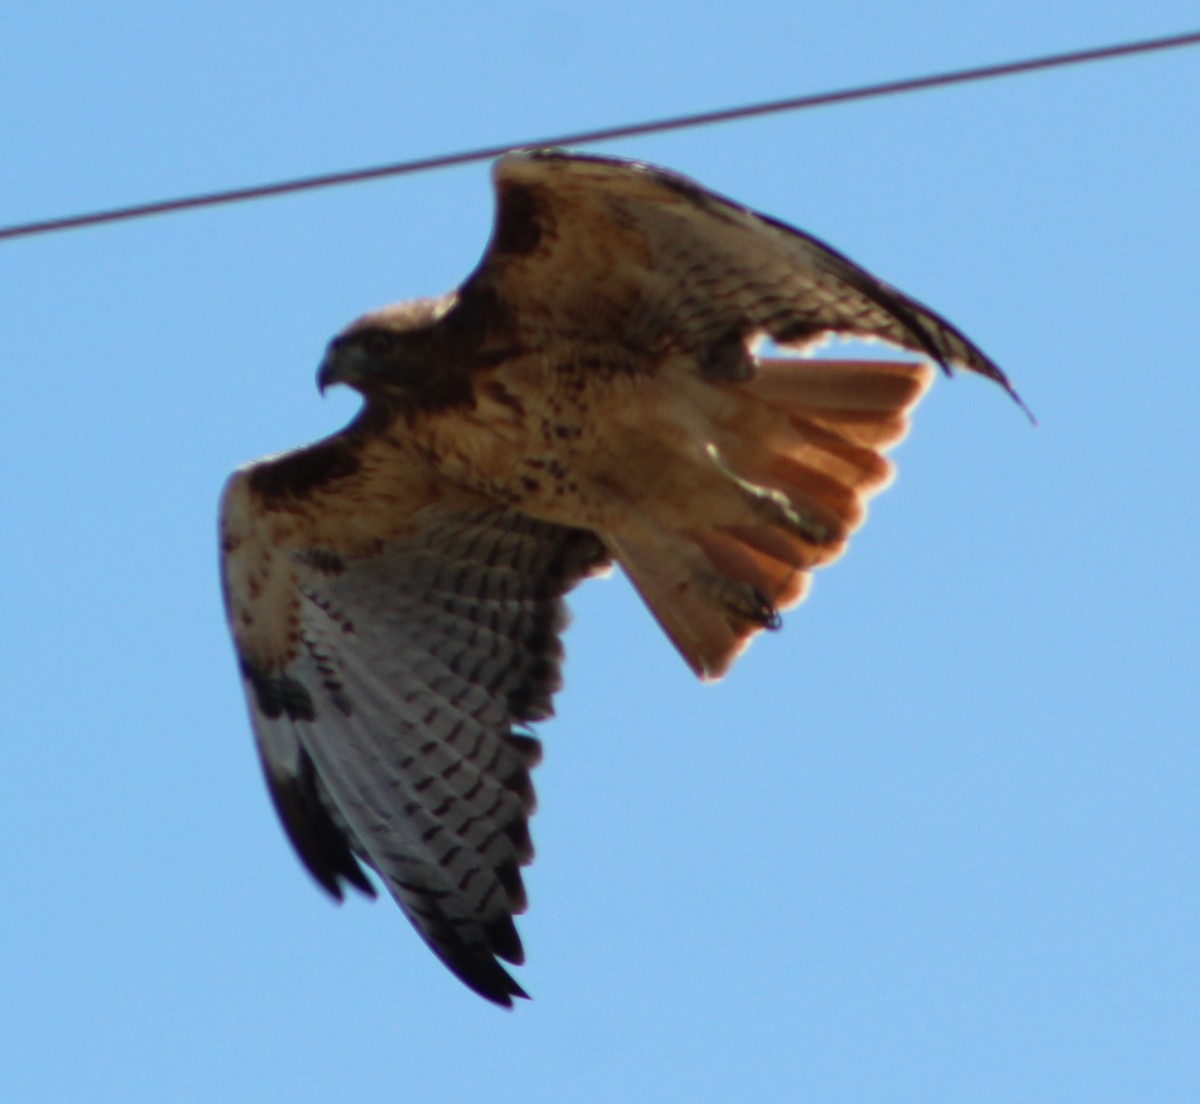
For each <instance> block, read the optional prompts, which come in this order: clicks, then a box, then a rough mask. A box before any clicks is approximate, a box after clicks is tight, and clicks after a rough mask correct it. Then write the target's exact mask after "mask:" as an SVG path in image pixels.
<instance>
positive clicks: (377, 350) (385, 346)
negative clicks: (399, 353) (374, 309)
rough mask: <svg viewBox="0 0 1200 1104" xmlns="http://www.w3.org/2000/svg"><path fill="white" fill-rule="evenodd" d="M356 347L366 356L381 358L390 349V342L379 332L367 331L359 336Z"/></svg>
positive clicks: (389, 339) (386, 336)
mask: <svg viewBox="0 0 1200 1104" xmlns="http://www.w3.org/2000/svg"><path fill="white" fill-rule="evenodd" d="M358 347H359V348H360V349H362V351H363V352H364V353H366V354H367V356H372V357H381V356H385V355H386V354H387V353H388V351H389V350H390V349H391V347H392V342H391V338H389V337H388V335H387V334H385V333H382V332H381V331H379V330H367V331H366V333H362V334H359V336H358Z"/></svg>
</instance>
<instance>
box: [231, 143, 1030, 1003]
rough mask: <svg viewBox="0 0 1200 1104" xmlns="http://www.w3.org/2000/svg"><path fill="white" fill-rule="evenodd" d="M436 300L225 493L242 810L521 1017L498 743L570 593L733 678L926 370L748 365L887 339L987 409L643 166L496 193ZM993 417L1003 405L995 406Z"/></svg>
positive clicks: (549, 158)
mask: <svg viewBox="0 0 1200 1104" xmlns="http://www.w3.org/2000/svg"><path fill="white" fill-rule="evenodd" d="M494 180H495V187H496V193H497V214H496V224H495V229H494V232H493V235H492V240H491V242H490V244H489V245H488V248H487V251H486V252H485V254H484V257H483V260H482V262H481V263H480V265H479V267H478V268H477V269H476V270H475V272H474V273H473V274H472V275H471V276H470V277H469V278H468V279H467V281H466V282H465V283H464V284H463V286H462V287H461V288H459V289H458V290H457V291H455V292H452V293H451V294H448V295H444V296H442V297H440V298H437V299H423V300H417V301H413V302H407V303H400V304H397V305H395V306H390V307H384V308H383V309H382V310H378V311H375V312H374V313H372V314H368V315H366V316H365V317H363V318H361V319H359V320H358V321H357V322H354V323H353V324H352V325H351V326H349V327H348V328H347V329H346V330H345V331H344V332H343V333H342V334H340V335H339V336H338V337H336V338H334V339H333V341H332V342H331V343H330V345H329V349H328V352H327V355H326V357H325V360H324V362H323V363H322V365H321V368H320V374H319V377H318V381H319V384H320V386H321V387H322V388H324V387H326V386H328V385H330V384H334V383H344V384H349V385H350V386H351V387H354V388H355V389H356V390H358V391H359V392H361V394H362V396H363V399H364V403H363V407H362V409H361V411H360V413H359V414H358V416H357V417H356V418H355V419H354V421H353V422H351V423H350V425H348V426H347V427H346V428H345V429H344V430H342V432H340V433H338V434H335V435H334V436H332V437H329V438H327V439H326V440H323V441H319V442H317V443H316V444H313V445H309V446H308V447H306V448H302V449H298V450H297V451H295V452H289V453H286V454H284V455H281V456H275V457H271V458H268V459H266V460H262V461H259V462H258V463H255V464H251V465H249V466H247V467H245V468H242V469H241V470H239V471H238V472H237V473H235V474H234V476H233V477H232V478H231V479H230V481H229V483H228V486H227V487H226V489H225V493H224V499H223V503H222V511H221V552H222V574H223V580H224V589H225V603H226V608H227V611H228V617H229V624H230V628H231V630H232V632H233V637H234V642H235V645H236V648H237V653H238V658H239V661H240V665H241V672H242V677H243V679H244V681H245V688H246V694H247V697H248V699H249V705H250V715H251V721H252V724H253V727H254V733H255V736H256V738H257V742H258V749H259V753H260V755H261V757H262V763H263V767H264V770H265V772H266V778H267V783H268V785H269V787H270V790H271V795H272V797H273V799H274V802H275V807H276V809H277V810H278V812H279V815H280V817H281V819H282V821H283V825H284V827H285V829H286V830H287V833H288V835H289V836H290V838H291V841H292V843H293V844H294V845H295V847H296V850H297V851H298V852H299V854H300V857H301V859H302V860H303V861H304V863H305V865H306V866H307V867H308V869H309V871H310V872H311V873H312V875H313V877H314V878H316V880H317V881H318V882H319V883H320V884H321V885H322V886H323V887H324V888H325V889H326V890H328V891H329V893H331V894H332V895H333V896H334V897H336V898H339V899H340V898H341V896H342V891H343V886H344V885H347V884H348V885H351V886H354V887H356V888H358V889H360V890H362V891H363V892H365V893H368V894H372V893H373V892H374V891H373V889H372V884H371V882H370V881H369V880H368V878H367V876H366V874H365V873H364V869H363V868H364V866H365V867H367V868H370V869H372V870H374V871H375V872H376V873H377V874H378V876H379V878H380V880H381V881H382V882H383V884H384V885H385V886H386V887H387V889H388V891H389V892H390V893H391V894H392V896H393V897H394V898H395V899H396V901H397V903H398V904H399V905H400V908H401V909H402V910H403V911H404V914H405V915H406V916H407V917H408V918H409V920H410V921H412V923H413V925H414V927H416V929H417V931H418V932H419V933H420V934H421V936H422V937H423V938H424V940H425V941H426V943H428V944H429V946H430V947H431V948H432V949H433V951H434V953H435V954H436V955H437V956H438V957H439V958H440V959H441V960H442V961H443V962H444V963H445V964H446V965H447V966H448V967H449V968H450V969H451V970H452V971H453V972H454V973H455V974H456V975H457V976H458V977H459V978H461V979H462V980H463V981H464V982H465V983H466V984H467V985H468V986H470V987H471V988H472V989H474V990H475V991H476V992H478V993H480V994H482V995H483V996H485V997H487V998H488V999H489V1000H493V1001H495V1002H497V1003H498V1004H503V1005H510V1004H511V1003H512V998H513V997H519V996H524V995H525V994H524V993H523V991H522V990H521V988H520V986H519V985H518V984H517V983H516V982H515V981H514V980H513V979H512V978H511V977H510V976H509V975H508V973H507V972H506V971H505V970H504V969H503V968H502V967H501V966H500V964H499V962H498V961H497V959H498V958H499V959H504V960H506V961H508V962H512V963H520V962H521V961H522V958H523V952H522V949H521V941H520V939H519V938H518V935H517V932H516V929H515V927H514V925H513V920H512V918H513V915H514V914H515V913H519V912H521V911H522V910H523V909H524V908H525V903H526V902H525V892H524V889H523V887H522V882H521V874H520V868H521V866H522V865H524V864H526V863H528V862H529V861H530V859H531V857H532V855H533V848H532V845H531V844H530V839H529V831H528V827H527V818H528V816H529V814H530V813H531V812H532V810H533V803H534V796H533V789H532V787H531V785H530V779H529V772H530V769H531V768H532V767H533V766H534V764H536V763H537V761H538V755H539V744H538V741H537V740H535V739H534V738H533V737H531V736H529V735H527V734H525V732H524V731H521V729H522V728H523V726H524V725H526V724H527V723H528V722H532V721H540V720H543V719H545V718H546V717H549V716H550V714H551V697H552V695H553V693H554V691H555V690H556V689H557V688H558V687H559V684H560V681H561V680H560V673H559V669H560V666H561V663H562V648H561V645H560V643H559V633H560V630H561V629H562V627H563V624H564V621H565V612H564V606H563V601H562V596H563V595H564V594H565V592H566V591H568V590H569V589H570V588H571V587H573V586H574V585H575V584H576V583H578V582H579V581H580V580H582V579H585V578H587V577H588V576H590V575H594V574H597V573H599V572H601V571H604V570H605V569H606V568H607V567H608V566H609V565H610V564H611V563H613V562H615V563H619V564H620V565H621V567H622V568H623V569H624V570H625V572H626V574H627V575H628V576H629V578H630V579H631V580H632V582H633V585H634V586H635V587H636V588H637V590H638V592H639V593H640V594H641V596H642V598H643V599H644V600H645V602H646V604H647V605H648V606H649V608H650V610H651V611H652V612H653V614H654V616H655V617H656V618H657V619H658V622H659V624H660V625H661V626H662V627H663V630H664V631H665V632H666V634H667V636H668V637H670V639H671V641H672V643H673V644H674V645H675V647H676V648H678V650H679V652H680V654H681V655H682V656H683V658H684V660H685V661H686V662H687V663H688V665H689V666H690V667H691V668H692V670H693V671H694V672H695V673H696V674H697V675H699V676H700V677H702V678H716V677H719V676H720V675H722V674H724V673H725V671H726V670H727V669H728V667H729V665H730V664H731V663H732V662H733V660H734V658H735V657H736V656H737V654H738V653H739V652H740V651H741V650H742V649H743V648H744V647H745V645H746V643H747V641H748V640H749V638H750V637H751V636H753V635H754V634H755V633H757V632H758V631H759V630H760V629H766V628H774V627H776V626H777V625H778V623H779V611H780V610H781V609H785V608H786V607H788V606H791V605H793V604H795V603H796V602H798V601H799V600H800V599H801V598H802V597H803V595H804V592H805V589H806V587H807V585H808V580H809V572H810V571H811V570H812V569H813V568H815V567H818V566H820V565H822V564H826V563H829V562H830V561H831V560H833V559H835V558H836V557H837V556H838V555H839V554H840V553H841V551H842V549H843V548H844V547H845V544H846V540H847V538H848V537H849V535H850V533H851V532H852V531H853V530H854V528H855V527H856V526H857V525H858V524H859V523H860V522H861V520H862V518H863V513H864V502H865V500H866V499H867V497H868V496H869V495H871V494H872V493H874V492H875V491H878V490H879V489H880V488H881V487H883V486H884V484H885V483H886V482H887V481H888V479H889V477H890V474H891V469H890V466H889V464H888V462H887V461H886V460H885V459H884V457H883V455H882V453H883V451H884V450H886V449H887V448H888V447H889V446H891V445H893V444H895V443H896V442H897V441H898V440H899V439H900V438H901V437H902V436H903V434H904V432H905V430H906V427H907V416H908V411H909V410H910V409H911V408H912V406H913V404H914V403H915V402H916V401H917V399H918V398H919V397H920V395H921V394H922V392H923V391H924V390H925V389H926V387H927V386H928V385H929V382H930V379H931V376H932V372H931V369H930V368H929V367H928V365H927V364H923V363H896V362H889V363H878V362H860V361H855V362H830V361H826V362H821V361H815V360H801V359H798V358H795V359H763V358H758V357H756V356H755V355H754V352H753V350H754V347H755V344H756V342H758V341H759V340H760V339H762V338H770V339H772V340H773V341H774V342H775V343H776V344H777V345H779V346H783V347H786V348H789V349H796V348H802V347H804V346H806V345H809V344H811V343H813V342H814V341H815V340H817V339H819V338H821V337H823V336H824V335H827V334H830V333H835V334H858V335H869V336H873V337H876V338H880V339H882V340H884V341H886V342H890V343H891V344H893V345H897V346H900V347H901V348H903V349H906V350H910V351H911V352H914V353H917V354H921V355H923V356H924V357H927V358H928V359H929V360H932V361H934V362H936V363H937V364H940V365H941V366H942V367H943V368H946V369H947V370H948V369H949V367H950V365H952V364H956V365H960V366H962V367H964V368H968V369H971V370H972V371H975V372H978V373H980V374H982V375H984V376H987V377H988V378H990V379H993V380H995V381H996V382H998V383H999V384H1000V385H1001V386H1003V387H1004V388H1006V389H1007V390H1008V391H1009V392H1010V393H1012V388H1011V387H1010V386H1009V383H1008V381H1007V380H1006V378H1005V377H1004V374H1003V373H1002V372H1001V371H1000V369H999V368H997V367H996V365H995V364H993V363H992V361H991V360H989V359H988V358H987V357H986V356H985V355H984V354H983V353H982V352H981V351H980V350H979V349H978V348H976V347H975V346H974V345H973V344H972V343H971V342H970V341H969V340H968V339H967V338H966V337H965V336H963V334H961V333H960V332H959V331H958V330H956V329H955V328H954V327H953V326H951V325H950V324H949V323H948V322H946V321H945V320H944V319H942V318H939V317H938V316H937V315H936V314H934V313H933V312H932V311H930V310H928V309H927V308H925V307H923V306H922V305H921V304H920V303H917V302H915V301H914V300H912V299H909V298H908V297H907V296H905V295H902V294H901V293H900V292H898V291H896V290H895V289H894V288H891V287H888V286H887V285H886V284H884V283H881V282H880V281H879V280H877V279H875V277H873V276H871V275H870V274H868V273H867V272H865V271H864V270H863V269H861V268H859V267H858V266H857V265H855V264H854V263H853V262H851V261H849V260H848V259H847V258H845V257H843V256H842V255H841V254H839V253H836V252H834V251H833V250H832V249H830V248H829V247H828V246H825V245H823V244H822V243H821V242H819V241H817V240H815V239H814V238H811V237H808V236H806V235H804V234H802V233H800V232H799V231H796V230H793V229H791V228H790V227H788V226H785V225H784V224H782V223H780V222H776V221H774V220H772V219H769V218H766V217H765V216H763V215H759V214H756V213H754V212H753V211H750V210H747V209H746V208H744V207H740V206H738V205H737V204H735V203H732V202H730V201H729V200H727V199H723V198H722V197H720V196H718V195H714V194H713V193H711V192H708V191H706V190H704V189H703V188H701V187H699V186H698V185H696V184H694V183H692V182H691V181H690V180H687V179H685V178H683V177H680V176H677V175H675V174H673V173H669V172H666V171H664V170H661V169H656V168H653V167H651V166H649V165H642V164H636V163H631V162H625V161H617V160H611V159H607V158H599V157H583V156H575V155H569V154H564V153H561V152H554V151H535V152H526V153H518V154H512V155H509V156H507V157H504V158H502V159H501V160H500V161H498V162H497V163H496V165H495V170H494ZM1014 397H1015V395H1014Z"/></svg>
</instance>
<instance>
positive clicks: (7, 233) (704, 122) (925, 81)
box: [0, 31, 1200, 241]
mask: <svg viewBox="0 0 1200 1104" xmlns="http://www.w3.org/2000/svg"><path fill="white" fill-rule="evenodd" d="M1195 45H1200V31H1196V32H1190V33H1188V34H1179V35H1171V36H1169V37H1166V38H1151V39H1143V40H1141V41H1138V42H1126V43H1122V44H1120V45H1117V46H1102V47H1099V48H1097V49H1092V50H1076V51H1072V52H1070V53H1063V54H1048V55H1046V56H1044V57H1038V58H1027V59H1025V60H1023V61H1010V62H1004V63H1002V64H999V65H984V66H979V67H977V68H973V69H957V70H954V71H952V72H948V73H938V74H935V75H933V76H927V77H910V78H908V79H906V80H896V81H885V82H883V83H881V84H867V85H860V86H859V87H857V88H847V89H842V90H840V91H836V92H822V93H818V94H816V95H810V96H797V97H795V98H793V99H787V100H771V101H768V102H767V103H759V104H751V105H748V106H744V107H730V108H725V109H723V110H720V111H703V112H699V113H697V114H694V115H677V116H675V117H673V118H670V119H659V120H656V121H653V122H647V123H631V124H629V125H627V126H617V127H603V128H601V129H599V130H587V131H579V132H577V133H575V134H560V135H557V136H555V137H553V138H540V139H536V140H533V141H525V142H515V143H507V144H505V145H500V146H486V147H484V148H482V149H474V150H467V151H465V152H462V153H447V154H442V155H440V156H437V157H424V158H419V159H417V160H415V161H398V162H396V163H394V164H390V165H377V166H375V167H373V168H367V169H354V170H351V171H349V172H336V173H323V174H321V175H318V176H306V177H300V178H299V179H295V180H284V181H280V182H277V183H274V184H259V185H254V186H251V187H247V188H232V189H230V190H228V191H221V192H206V193H203V194H201V195H193V196H183V197H181V198H178V199H164V200H158V201H156V202H152V203H139V204H135V205H133V206H130V207H115V208H112V209H110V210H107V211H95V212H92V213H90V214H84V215H69V216H65V217H63V218H53V219H45V220H42V221H39V222H26V223H17V224H14V225H12V226H5V227H0V241H4V240H8V239H12V238H25V237H32V236H34V235H35V234H49V233H53V232H55V231H58V230H77V229H80V228H81V227H84V226H96V225H98V224H100V223H105V222H123V221H126V220H129V219H136V218H146V217H148V216H149V215H162V214H166V213H168V212H170V211H186V210H191V209H192V208H196V207H215V206H217V205H218V204H222V203H241V202H243V201H245V200H249V199H263V198H266V197H267V196H279V195H286V194H288V193H289V192H305V191H312V190H314V189H316V188H333V187H337V186H339V185H342V184H357V183H361V182H362V181H365V180H378V179H379V178H381V177H385V176H404V175H406V174H408V173H418V172H428V171H429V170H431V169H444V168H448V167H450V166H451V165H465V164H468V163H470V162H473V161H488V160H491V159H492V158H493V157H499V156H500V155H501V154H504V153H508V152H509V151H510V150H514V149H531V148H541V147H546V146H579V145H583V144H585V143H592V142H611V141H613V140H614V139H616V138H631V137H634V136H636V135H642V134H657V133H660V132H662V131H665V130H682V129H683V128H685V127H698V126H708V125H710V124H712V123H727V122H732V121H733V120H735V119H749V118H753V117H754V116H758V115H771V114H775V113H777V112H781V111H803V110H805V109H807V108H814V107H828V106H830V105H831V104H839V103H849V102H850V101H852V100H866V99H874V98H878V97H882V96H895V95H899V94H901V93H904V92H919V91H922V90H924V89H927V88H942V87H945V86H946V85H952V84H966V83H968V82H971V81H982V80H992V79H995V78H997V77H1011V76H1016V75H1018V74H1021V73H1030V72H1034V71H1035V70H1038V69H1057V68H1062V67H1063V66H1067V65H1080V64H1083V63H1084V62H1089V61H1107V60H1110V59H1112V58H1119V57H1128V56H1130V55H1131V54H1146V53H1151V52H1154V51H1159V50H1171V49H1175V48H1177V47H1180V46H1195Z"/></svg>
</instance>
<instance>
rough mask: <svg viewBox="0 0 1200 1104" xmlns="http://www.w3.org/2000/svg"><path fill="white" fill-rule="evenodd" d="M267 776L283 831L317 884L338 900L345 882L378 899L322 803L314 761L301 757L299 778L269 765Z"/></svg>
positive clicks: (265, 771)
mask: <svg viewBox="0 0 1200 1104" xmlns="http://www.w3.org/2000/svg"><path fill="white" fill-rule="evenodd" d="M263 773H264V774H265V775H266V779H267V789H268V791H269V792H270V794H271V802H272V804H274V806H275V811H276V812H277V813H278V814H279V819H280V821H281V823H282V824H283V830H284V831H285V832H286V833H287V837H288V839H289V840H290V841H291V844H292V847H293V848H295V851H296V854H297V855H299V857H300V861H301V862H302V863H304V866H305V869H307V870H308V872H309V874H311V875H312V877H313V879H314V880H315V881H316V883H317V884H318V885H319V886H320V887H321V888H322V889H323V890H325V892H326V893H328V894H329V895H330V896H331V897H332V898H334V900H336V901H341V900H342V899H343V896H344V894H343V891H342V883H343V882H346V883H348V884H349V885H352V886H354V888H355V889H357V890H359V891H360V892H362V893H364V894H365V895H366V896H368V897H374V896H375V887H374V886H373V885H372V884H371V882H370V880H369V879H368V878H367V875H366V873H365V872H364V871H363V868H362V867H361V866H360V865H359V863H358V860H357V859H356V858H355V857H354V853H353V852H352V851H351V850H350V843H349V841H348V840H347V839H346V837H345V835H344V834H343V833H342V830H341V829H340V828H339V827H338V826H337V825H336V824H335V823H334V822H333V820H332V819H331V817H330V816H329V813H328V812H327V811H326V809H325V806H324V805H323V804H322V802H321V798H320V795H319V794H318V793H317V782H316V769H315V768H314V766H313V762H312V760H311V759H310V758H309V757H308V756H307V755H306V754H303V753H302V754H301V759H300V773H299V774H298V775H290V776H287V777H281V776H278V775H276V774H274V773H273V772H272V771H271V769H270V768H269V767H265V766H264V771H263Z"/></svg>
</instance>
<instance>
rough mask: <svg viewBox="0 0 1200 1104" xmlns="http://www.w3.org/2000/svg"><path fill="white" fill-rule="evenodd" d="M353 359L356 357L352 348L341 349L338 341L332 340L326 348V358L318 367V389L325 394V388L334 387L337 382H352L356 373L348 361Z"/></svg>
mask: <svg viewBox="0 0 1200 1104" xmlns="http://www.w3.org/2000/svg"><path fill="white" fill-rule="evenodd" d="M353 359H355V358H354V356H353V353H352V352H351V350H348V349H345V348H340V349H339V348H338V346H337V344H336V343H333V342H331V343H330V345H329V348H328V349H326V350H325V358H324V359H323V360H322V361H321V366H320V367H319V368H318V369H317V390H318V391H320V392H321V394H322V395H324V394H325V389H326V388H327V387H332V386H333V385H334V384H335V383H348V384H352V383H353V382H354V380H355V374H354V372H353V370H352V366H351V365H350V364H349V363H348V361H351V360H353Z"/></svg>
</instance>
